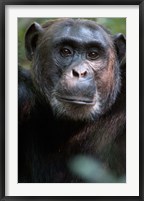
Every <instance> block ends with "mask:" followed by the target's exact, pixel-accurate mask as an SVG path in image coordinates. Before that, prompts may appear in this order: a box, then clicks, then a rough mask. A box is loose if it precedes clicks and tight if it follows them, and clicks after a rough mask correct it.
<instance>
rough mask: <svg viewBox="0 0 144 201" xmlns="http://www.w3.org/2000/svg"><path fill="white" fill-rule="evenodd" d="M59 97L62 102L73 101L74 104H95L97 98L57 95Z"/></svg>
mask: <svg viewBox="0 0 144 201" xmlns="http://www.w3.org/2000/svg"><path fill="white" fill-rule="evenodd" d="M57 99H58V100H60V101H62V102H67V103H72V104H80V105H95V100H91V99H88V98H83V99H78V98H76V97H62V96H57Z"/></svg>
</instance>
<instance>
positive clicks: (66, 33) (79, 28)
mask: <svg viewBox="0 0 144 201" xmlns="http://www.w3.org/2000/svg"><path fill="white" fill-rule="evenodd" d="M56 29H57V30H56V31H55V34H54V35H53V36H54V38H60V37H62V38H64V37H65V38H67V37H71V38H73V39H74V38H75V39H77V40H79V41H85V42H87V41H89V40H92V39H93V40H96V41H97V40H98V41H99V42H106V41H107V37H108V36H107V34H106V33H105V31H104V30H103V29H102V28H101V27H99V26H98V25H96V24H95V25H93V26H92V25H91V24H88V23H86V24H84V23H81V22H79V23H78V22H77V23H74V24H72V25H64V23H63V24H61V26H57V27H56Z"/></svg>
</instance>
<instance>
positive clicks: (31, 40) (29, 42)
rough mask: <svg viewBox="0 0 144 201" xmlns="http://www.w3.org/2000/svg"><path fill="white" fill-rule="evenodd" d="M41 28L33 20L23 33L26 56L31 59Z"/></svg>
mask: <svg viewBox="0 0 144 201" xmlns="http://www.w3.org/2000/svg"><path fill="white" fill-rule="evenodd" d="M43 31H44V30H43V28H42V27H41V25H40V24H38V23H37V22H34V23H33V24H32V25H31V26H30V27H29V28H28V30H27V32H26V34H25V49H26V56H27V58H28V59H29V60H30V61H31V60H32V58H33V54H34V51H35V48H36V45H37V40H38V37H39V35H40V34H41V33H42V32H43Z"/></svg>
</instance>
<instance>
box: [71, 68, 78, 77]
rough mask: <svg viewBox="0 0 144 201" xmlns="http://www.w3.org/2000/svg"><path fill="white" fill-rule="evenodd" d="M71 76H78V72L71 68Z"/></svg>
mask: <svg viewBox="0 0 144 201" xmlns="http://www.w3.org/2000/svg"><path fill="white" fill-rule="evenodd" d="M72 73H73V76H74V77H79V73H78V72H77V71H76V70H74V69H73V70H72Z"/></svg>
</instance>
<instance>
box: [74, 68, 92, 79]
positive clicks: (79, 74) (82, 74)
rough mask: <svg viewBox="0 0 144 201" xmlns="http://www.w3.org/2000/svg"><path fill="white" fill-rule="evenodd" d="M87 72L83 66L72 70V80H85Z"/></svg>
mask: <svg viewBox="0 0 144 201" xmlns="http://www.w3.org/2000/svg"><path fill="white" fill-rule="evenodd" d="M88 74H89V72H88V69H87V68H86V67H85V66H78V67H74V68H73V69H72V76H73V77H74V78H87V76H88Z"/></svg>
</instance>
